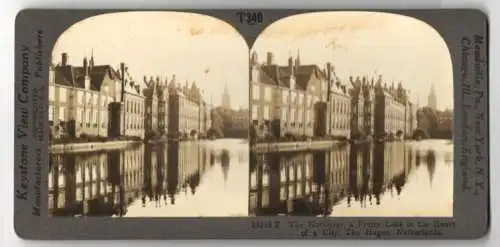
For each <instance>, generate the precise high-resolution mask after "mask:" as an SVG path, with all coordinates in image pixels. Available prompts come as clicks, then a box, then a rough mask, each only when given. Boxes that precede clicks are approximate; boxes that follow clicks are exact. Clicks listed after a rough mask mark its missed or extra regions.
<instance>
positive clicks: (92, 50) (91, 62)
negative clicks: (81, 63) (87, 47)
mask: <svg viewBox="0 0 500 247" xmlns="http://www.w3.org/2000/svg"><path fill="white" fill-rule="evenodd" d="M89 67H90V68H92V67H94V48H92V49H91V51H90V61H89Z"/></svg>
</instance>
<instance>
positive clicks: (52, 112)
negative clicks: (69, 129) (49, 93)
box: [49, 106, 54, 121]
mask: <svg viewBox="0 0 500 247" xmlns="http://www.w3.org/2000/svg"><path fill="white" fill-rule="evenodd" d="M49 121H54V107H53V106H49Z"/></svg>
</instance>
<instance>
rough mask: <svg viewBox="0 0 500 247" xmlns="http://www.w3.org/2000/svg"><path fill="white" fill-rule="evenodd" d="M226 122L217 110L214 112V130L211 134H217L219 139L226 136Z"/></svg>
mask: <svg viewBox="0 0 500 247" xmlns="http://www.w3.org/2000/svg"><path fill="white" fill-rule="evenodd" d="M223 129H224V122H223V119H222V116H221V115H220V114H219V112H218V111H217V110H216V109H213V110H212V128H211V133H213V134H216V135H217V136H218V137H222V136H224V134H223V133H224V132H223V131H222V130H223Z"/></svg>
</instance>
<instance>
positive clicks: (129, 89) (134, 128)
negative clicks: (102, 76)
mask: <svg viewBox="0 0 500 247" xmlns="http://www.w3.org/2000/svg"><path fill="white" fill-rule="evenodd" d="M123 106H124V108H123V109H124V111H123V114H124V115H123V119H124V121H123V125H122V131H123V133H124V134H123V135H124V136H129V137H138V138H141V139H143V138H144V133H145V130H144V123H145V122H144V116H145V114H144V110H145V106H144V96H143V95H142V94H141V88H140V86H139V85H138V84H136V83H134V81H130V82H127V83H126V84H125V86H124V105H123Z"/></svg>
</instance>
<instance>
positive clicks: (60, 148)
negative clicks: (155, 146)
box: [49, 141, 141, 153]
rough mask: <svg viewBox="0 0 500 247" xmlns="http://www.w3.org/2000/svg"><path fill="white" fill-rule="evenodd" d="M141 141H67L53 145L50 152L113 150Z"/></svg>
mask: <svg viewBox="0 0 500 247" xmlns="http://www.w3.org/2000/svg"><path fill="white" fill-rule="evenodd" d="M138 143H141V141H112V142H87V143H66V144H55V145H51V146H50V148H49V152H51V153H66V152H91V151H95V150H112V149H120V148H125V147H127V146H130V145H134V144H138Z"/></svg>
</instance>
